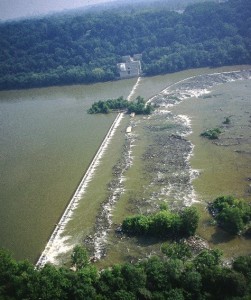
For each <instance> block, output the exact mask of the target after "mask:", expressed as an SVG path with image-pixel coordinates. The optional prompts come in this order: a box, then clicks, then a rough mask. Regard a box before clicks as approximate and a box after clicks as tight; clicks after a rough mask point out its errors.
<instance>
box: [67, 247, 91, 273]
mask: <svg viewBox="0 0 251 300" xmlns="http://www.w3.org/2000/svg"><path fill="white" fill-rule="evenodd" d="M71 262H72V265H73V266H74V267H76V269H77V270H81V269H83V268H85V267H86V266H88V264H89V255H88V252H87V250H86V249H85V248H84V247H83V246H80V245H76V246H75V247H74V249H73V252H72V255H71Z"/></svg>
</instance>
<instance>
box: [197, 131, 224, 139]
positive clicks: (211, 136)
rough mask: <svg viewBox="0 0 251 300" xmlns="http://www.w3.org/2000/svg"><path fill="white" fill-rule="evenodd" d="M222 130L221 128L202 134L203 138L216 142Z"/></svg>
mask: <svg viewBox="0 0 251 300" xmlns="http://www.w3.org/2000/svg"><path fill="white" fill-rule="evenodd" d="M220 134H221V130H220V129H219V128H213V129H208V130H206V131H204V132H202V133H201V136H203V137H206V138H208V139H209V140H216V139H218V138H219V135H220Z"/></svg>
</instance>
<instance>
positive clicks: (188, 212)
mask: <svg viewBox="0 0 251 300" xmlns="http://www.w3.org/2000/svg"><path fill="white" fill-rule="evenodd" d="M180 218H181V226H180V232H181V234H182V235H183V236H187V237H188V236H191V235H194V234H195V231H196V229H197V227H198V223H199V214H198V211H197V210H196V208H195V207H193V206H191V207H187V208H185V209H184V210H183V211H182V212H181V216H180Z"/></svg>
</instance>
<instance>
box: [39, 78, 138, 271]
mask: <svg viewBox="0 0 251 300" xmlns="http://www.w3.org/2000/svg"><path fill="white" fill-rule="evenodd" d="M139 83H140V77H139V78H138V79H137V81H136V83H135V85H134V86H133V88H132V90H131V92H130V93H129V95H128V97H127V99H128V101H131V99H132V97H133V95H134V93H135V91H136V89H137V87H138V85H139ZM123 117H124V113H123V112H122V113H119V114H118V115H117V117H116V119H115V120H114V122H113V124H112V125H111V127H110V129H109V131H108V133H107V134H106V136H105V138H104V140H103V142H102V144H101V146H100V147H99V149H98V151H97V153H96V155H95V156H94V158H93V160H92V162H91V164H90V165H89V167H88V169H87V171H86V173H85V175H84V176H83V178H82V180H81V182H80V184H79V185H78V187H77V189H76V191H75V193H74V195H73V196H72V198H71V200H70V202H69V204H68V206H67V208H66V209H65V211H64V213H63V215H62V217H61V218H60V220H59V222H58V224H56V226H55V229H54V231H53V233H52V234H51V236H50V238H49V241H48V242H47V244H46V246H45V249H44V251H43V252H42V254H41V255H40V257H39V259H38V261H37V263H36V267H37V268H41V267H43V266H44V265H45V264H46V263H52V264H55V265H56V264H59V261H58V259H57V257H58V256H59V255H61V254H64V253H66V252H68V251H70V250H71V249H72V248H73V247H74V245H72V244H69V243H67V241H68V239H69V237H67V236H62V235H63V233H64V231H65V228H66V225H67V224H68V222H69V220H70V219H71V218H72V215H73V213H74V210H75V209H76V208H77V206H78V204H79V202H80V201H81V199H82V198H83V196H84V194H85V192H86V188H87V186H88V184H89V182H90V181H91V180H92V178H93V175H94V173H95V170H96V169H97V167H98V165H99V164H100V162H101V159H102V157H103V154H104V152H105V151H106V149H107V147H108V145H109V144H110V142H111V139H112V137H113V135H114V134H115V131H116V129H117V127H118V126H119V125H120V122H121V120H122V118H123ZM115 194H116V192H115V193H114V195H115ZM114 195H113V198H112V203H113V204H114V203H115V200H114V199H115V198H114ZM103 209H104V211H107V212H109V214H108V215H109V217H110V218H111V216H110V211H111V209H112V206H111V204H110V205H105V206H104V207H103ZM109 223H111V221H110V220H109ZM106 235H107V230H103V231H101V232H99V234H98V235H97V236H96V239H95V249H96V251H95V256H96V257H97V258H100V254H99V253H100V247H101V246H102V245H101V244H102V243H103V242H104V240H105V237H106ZM101 241H102V243H101Z"/></svg>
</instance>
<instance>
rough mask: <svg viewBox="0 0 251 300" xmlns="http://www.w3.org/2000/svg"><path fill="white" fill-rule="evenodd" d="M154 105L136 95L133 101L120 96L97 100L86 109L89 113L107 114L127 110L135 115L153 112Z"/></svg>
mask: <svg viewBox="0 0 251 300" xmlns="http://www.w3.org/2000/svg"><path fill="white" fill-rule="evenodd" d="M153 110H154V107H153V106H152V105H151V104H150V103H149V104H147V103H146V101H145V100H144V98H143V97H141V96H138V97H137V98H136V99H135V100H134V101H128V100H126V99H124V98H123V97H122V96H121V97H119V98H117V99H108V100H105V101H102V100H100V101H98V102H95V103H93V104H92V106H91V108H89V109H88V113H89V114H108V113H110V112H121V111H123V112H127V113H128V114H131V113H135V114H137V115H149V114H151V112H153Z"/></svg>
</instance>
